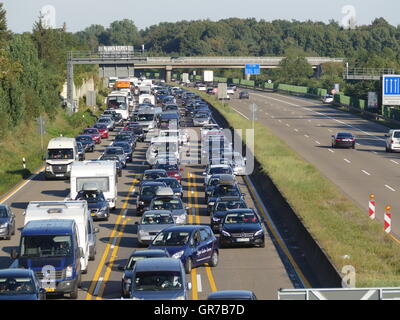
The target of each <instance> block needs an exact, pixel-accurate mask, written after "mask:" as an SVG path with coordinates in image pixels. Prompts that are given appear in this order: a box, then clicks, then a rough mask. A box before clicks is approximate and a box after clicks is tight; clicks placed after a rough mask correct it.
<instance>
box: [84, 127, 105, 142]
mask: <svg viewBox="0 0 400 320" xmlns="http://www.w3.org/2000/svg"><path fill="white" fill-rule="evenodd" d="M81 134H83V135H90V136H91V137H92V139H93V140H94V142H95V143H96V144H100V143H101V133H100V131H99V130H98V129H96V128H87V129H84V130H83V132H82V133H81Z"/></svg>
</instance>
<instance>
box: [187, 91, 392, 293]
mask: <svg viewBox="0 0 400 320" xmlns="http://www.w3.org/2000/svg"><path fill="white" fill-rule="evenodd" d="M189 90H190V89H189ZM193 91H195V92H196V93H198V94H199V95H200V96H201V97H202V98H203V99H204V100H206V101H207V102H209V103H210V104H211V105H213V106H214V107H215V108H216V109H217V110H218V111H219V112H220V113H221V114H222V115H223V116H224V117H225V119H226V120H227V121H228V123H229V124H230V126H231V127H233V128H240V129H243V130H244V129H249V128H251V127H252V123H251V121H248V120H246V119H244V118H243V117H241V116H240V115H239V114H237V113H236V112H235V111H233V110H232V109H231V108H230V107H229V105H228V104H226V103H222V102H220V101H219V100H217V99H216V98H215V97H214V96H209V95H207V94H204V93H199V92H198V91H197V90H193ZM244 132H245V131H244ZM254 141H255V142H254V143H255V151H254V152H255V157H256V158H257V160H258V162H259V163H260V164H261V166H262V170H263V171H264V172H265V173H266V174H267V175H268V176H269V177H270V178H271V179H272V180H273V182H274V183H275V185H276V186H277V188H278V189H279V191H280V192H281V193H282V195H283V196H284V197H285V198H286V199H287V201H288V203H289V204H290V205H291V207H292V208H293V210H294V211H295V212H296V214H297V215H298V216H299V217H300V219H301V220H302V222H303V224H304V226H305V227H306V228H307V229H308V230H309V232H310V233H311V235H312V236H313V237H314V239H315V240H316V241H317V243H318V244H319V245H320V246H321V247H322V248H323V249H324V250H325V252H326V254H327V255H328V256H329V258H330V260H331V261H332V263H333V264H334V265H335V266H336V268H337V269H338V270H339V271H340V270H342V267H343V266H345V265H351V266H353V267H354V268H355V270H356V285H357V287H389V286H392V287H394V286H399V285H400V260H399V257H400V245H398V244H397V243H395V242H394V241H393V240H392V239H390V237H388V236H387V235H385V234H384V232H383V225H382V224H381V223H378V222H376V221H371V220H370V219H369V218H368V216H367V213H366V212H363V211H362V210H361V209H360V208H359V207H358V206H356V205H355V204H354V203H353V202H352V201H351V200H350V199H349V198H348V197H346V195H345V194H344V193H343V192H342V191H341V190H340V189H339V188H338V187H336V186H335V185H334V184H333V183H332V182H331V181H329V180H328V179H327V178H325V177H324V176H323V175H322V174H321V173H320V172H319V171H318V169H317V168H316V167H315V166H313V165H311V164H310V163H308V162H306V161H304V160H303V159H302V158H301V157H300V156H299V155H298V154H297V153H296V152H294V151H293V150H292V149H291V148H290V147H289V146H288V145H287V144H286V143H285V142H284V141H283V140H281V139H279V138H278V137H276V136H274V135H273V134H272V132H271V131H270V130H269V129H268V128H267V127H265V126H264V125H261V124H260V123H258V122H256V123H255V139H254ZM367 200H368V199H367ZM367 200H366V201H367ZM344 256H348V257H349V258H346V259H344V258H343V257H344Z"/></svg>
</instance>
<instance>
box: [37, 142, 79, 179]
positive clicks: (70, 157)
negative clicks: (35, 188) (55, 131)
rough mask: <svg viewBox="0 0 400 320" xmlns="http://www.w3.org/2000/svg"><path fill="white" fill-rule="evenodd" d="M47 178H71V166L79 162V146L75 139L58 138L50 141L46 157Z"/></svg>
mask: <svg viewBox="0 0 400 320" xmlns="http://www.w3.org/2000/svg"><path fill="white" fill-rule="evenodd" d="M45 160H46V167H45V172H44V175H45V178H46V179H57V178H63V179H66V178H69V177H70V176H71V166H72V164H73V163H74V162H75V161H79V153H78V146H77V143H76V140H75V139H74V138H67V137H58V138H53V139H51V140H50V141H49V144H48V146H47V156H46V157H45Z"/></svg>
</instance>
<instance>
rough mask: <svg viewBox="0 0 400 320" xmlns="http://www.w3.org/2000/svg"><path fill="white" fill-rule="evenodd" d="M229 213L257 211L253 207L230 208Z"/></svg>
mask: <svg viewBox="0 0 400 320" xmlns="http://www.w3.org/2000/svg"><path fill="white" fill-rule="evenodd" d="M228 213H256V212H255V210H254V209H252V208H243V209H232V210H228Z"/></svg>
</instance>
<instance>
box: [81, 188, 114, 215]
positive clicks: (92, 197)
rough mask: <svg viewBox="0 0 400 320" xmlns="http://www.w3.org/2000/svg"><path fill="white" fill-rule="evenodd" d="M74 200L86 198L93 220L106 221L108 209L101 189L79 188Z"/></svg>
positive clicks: (108, 213)
mask: <svg viewBox="0 0 400 320" xmlns="http://www.w3.org/2000/svg"><path fill="white" fill-rule="evenodd" d="M75 200H86V201H87V203H88V207H89V211H90V215H91V216H92V218H93V220H105V221H108V218H109V216H110V209H109V207H108V202H107V200H106V198H105V197H104V194H103V192H102V191H98V190H81V191H79V192H78V195H77V196H76V199H75Z"/></svg>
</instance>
